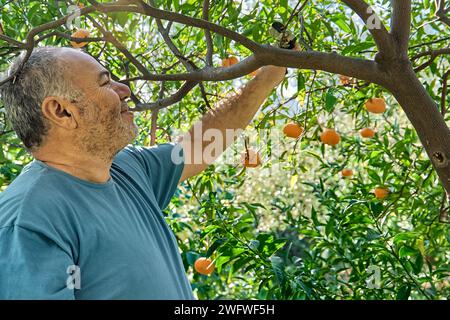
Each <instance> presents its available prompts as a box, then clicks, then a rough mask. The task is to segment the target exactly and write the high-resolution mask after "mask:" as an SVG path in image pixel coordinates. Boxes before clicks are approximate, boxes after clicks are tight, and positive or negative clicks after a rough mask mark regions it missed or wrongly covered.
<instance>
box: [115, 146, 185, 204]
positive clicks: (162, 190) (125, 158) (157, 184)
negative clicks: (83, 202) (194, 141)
mask: <svg viewBox="0 0 450 320" xmlns="http://www.w3.org/2000/svg"><path fill="white" fill-rule="evenodd" d="M117 163H118V165H119V166H122V165H123V166H124V167H126V168H128V170H132V171H134V172H139V171H141V172H142V173H143V174H144V175H145V177H146V178H147V179H149V181H150V184H151V186H152V189H153V193H154V195H155V198H156V201H157V202H158V205H159V207H160V208H161V210H163V209H165V208H166V207H167V205H168V204H169V203H170V199H171V198H172V196H173V195H174V193H175V191H176V189H177V186H178V182H179V181H180V178H181V175H182V173H183V169H184V154H183V148H182V147H181V144H179V143H163V144H159V145H157V146H154V147H134V146H128V147H126V148H125V149H124V150H123V151H121V154H120V155H118V157H117ZM133 166H139V168H135V167H133Z"/></svg>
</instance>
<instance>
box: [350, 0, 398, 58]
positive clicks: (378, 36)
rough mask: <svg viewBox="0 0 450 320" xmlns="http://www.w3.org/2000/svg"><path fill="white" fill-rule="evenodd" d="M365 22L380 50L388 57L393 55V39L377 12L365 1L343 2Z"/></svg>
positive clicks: (352, 0) (351, 0)
mask: <svg viewBox="0 0 450 320" xmlns="http://www.w3.org/2000/svg"><path fill="white" fill-rule="evenodd" d="M342 2H344V3H345V4H346V5H347V6H349V7H350V8H351V9H352V10H353V11H355V12H356V14H357V15H358V16H359V17H360V18H361V19H362V20H363V21H364V23H365V25H366V26H367V28H368V29H369V32H370V33H371V34H372V37H373V39H374V41H375V44H376V45H377V47H378V50H380V52H381V53H382V54H383V55H384V56H386V55H389V54H392V53H393V45H392V38H391V35H390V34H389V32H388V31H387V30H386V27H385V26H384V24H383V23H382V22H381V20H380V18H379V17H378V16H377V15H376V13H375V11H374V10H373V9H372V8H371V7H370V6H369V5H368V4H367V3H366V2H365V1H363V0H342Z"/></svg>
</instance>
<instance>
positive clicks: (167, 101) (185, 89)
mask: <svg viewBox="0 0 450 320" xmlns="http://www.w3.org/2000/svg"><path fill="white" fill-rule="evenodd" d="M197 83H198V82H195V81H186V82H185V83H184V84H183V86H182V87H181V88H180V89H179V90H178V91H177V92H175V93H174V94H173V95H171V96H170V97H167V98H164V99H161V100H158V101H157V102H153V103H143V104H140V105H137V106H136V107H135V108H133V109H130V111H144V110H156V109H162V108H164V107H167V106H170V105H172V104H175V103H177V102H179V101H181V99H183V98H184V97H185V96H186V95H187V94H188V93H189V91H191V90H192V88H194V87H195V86H196V85H197Z"/></svg>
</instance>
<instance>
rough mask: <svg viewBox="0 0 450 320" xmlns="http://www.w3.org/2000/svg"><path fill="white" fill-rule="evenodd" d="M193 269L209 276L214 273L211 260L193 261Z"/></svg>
mask: <svg viewBox="0 0 450 320" xmlns="http://www.w3.org/2000/svg"><path fill="white" fill-rule="evenodd" d="M194 269H195V271H197V272H198V273H200V274H204V275H209V274H211V273H212V272H213V271H214V269H215V266H214V262H213V261H212V260H211V259H209V258H204V257H201V258H198V259H197V260H195V263H194Z"/></svg>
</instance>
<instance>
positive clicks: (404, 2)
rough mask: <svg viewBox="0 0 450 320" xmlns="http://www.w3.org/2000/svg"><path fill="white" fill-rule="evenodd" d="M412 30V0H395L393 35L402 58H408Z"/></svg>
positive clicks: (393, 3) (392, 22) (392, 24)
mask: <svg viewBox="0 0 450 320" xmlns="http://www.w3.org/2000/svg"><path fill="white" fill-rule="evenodd" d="M410 29H411V0H393V1H392V18H391V34H392V36H393V38H394V41H395V42H396V44H397V48H398V50H399V52H398V53H399V54H400V56H401V57H402V58H407V54H408V44H409V33H410Z"/></svg>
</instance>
